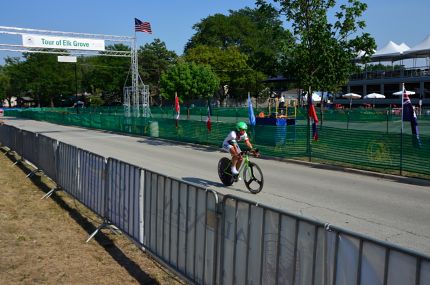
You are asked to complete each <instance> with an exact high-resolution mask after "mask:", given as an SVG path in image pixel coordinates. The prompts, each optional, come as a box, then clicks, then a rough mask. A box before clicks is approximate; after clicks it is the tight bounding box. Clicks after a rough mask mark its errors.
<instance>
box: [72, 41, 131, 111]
mask: <svg viewBox="0 0 430 285" xmlns="http://www.w3.org/2000/svg"><path fill="white" fill-rule="evenodd" d="M106 49H108V50H116V51H129V50H130V47H128V46H126V45H124V44H115V45H112V46H107V47H106ZM79 62H80V64H79V67H80V68H79V72H78V73H79V74H80V76H81V77H82V80H80V82H81V87H80V90H81V92H83V91H87V92H89V93H91V94H93V95H101V97H102V99H103V101H104V103H105V104H106V105H111V104H114V103H118V102H121V101H122V94H123V88H124V86H125V85H126V84H127V83H128V84H129V85H131V76H130V75H129V76H128V82H126V79H127V74H128V73H129V71H130V64H131V61H130V58H124V57H109V56H90V57H85V58H84V57H82V58H79ZM79 74H78V75H79Z"/></svg>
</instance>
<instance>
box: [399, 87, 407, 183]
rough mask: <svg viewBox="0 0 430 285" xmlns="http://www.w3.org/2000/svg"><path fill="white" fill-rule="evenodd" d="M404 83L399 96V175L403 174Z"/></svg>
mask: <svg viewBox="0 0 430 285" xmlns="http://www.w3.org/2000/svg"><path fill="white" fill-rule="evenodd" d="M405 92H406V89H405V83H402V95H401V96H400V97H401V98H402V99H401V100H402V115H401V121H402V122H401V128H400V175H402V173H403V101H404V98H403V97H404V96H405Z"/></svg>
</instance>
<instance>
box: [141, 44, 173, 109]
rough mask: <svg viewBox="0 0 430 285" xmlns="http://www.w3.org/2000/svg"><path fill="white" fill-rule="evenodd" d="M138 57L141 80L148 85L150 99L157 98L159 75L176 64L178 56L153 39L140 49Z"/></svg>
mask: <svg viewBox="0 0 430 285" xmlns="http://www.w3.org/2000/svg"><path fill="white" fill-rule="evenodd" d="M138 57H139V73H140V75H141V78H142V80H143V82H144V83H145V84H148V85H149V90H150V92H151V97H152V98H157V97H158V95H159V94H160V77H161V74H162V73H163V72H165V71H166V70H167V69H168V67H169V66H170V65H172V64H175V63H176V61H177V59H178V56H177V55H176V53H175V52H174V51H169V50H168V49H167V48H166V44H165V43H164V42H162V41H160V39H155V40H154V41H153V42H152V43H150V44H145V45H144V46H143V47H140V49H139V51H138ZM160 99H161V96H160ZM160 104H161V100H160Z"/></svg>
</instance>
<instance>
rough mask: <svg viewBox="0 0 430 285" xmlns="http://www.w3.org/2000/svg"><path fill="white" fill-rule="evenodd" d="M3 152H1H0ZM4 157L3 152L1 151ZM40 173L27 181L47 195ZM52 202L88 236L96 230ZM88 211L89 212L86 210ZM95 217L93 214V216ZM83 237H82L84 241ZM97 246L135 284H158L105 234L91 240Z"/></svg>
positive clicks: (80, 216) (76, 213) (86, 219)
mask: <svg viewBox="0 0 430 285" xmlns="http://www.w3.org/2000/svg"><path fill="white" fill-rule="evenodd" d="M2 151H3V150H2ZM3 155H4V151H3ZM6 155H7V157H8V158H9V159H10V160H11V161H13V162H16V161H17V157H16V156H15V155H14V154H12V153H6ZM16 166H18V167H19V168H20V169H21V170H22V171H23V172H24V173H25V174H29V173H30V172H31V171H32V170H33V169H31V168H30V166H29V165H27V164H25V163H22V161H19V162H18V163H17V164H16ZM42 175H43V174H42V172H37V173H36V174H33V175H31V176H30V177H29V179H30V180H31V181H32V183H33V184H34V185H36V186H37V187H38V188H39V189H41V190H42V191H43V192H45V193H47V192H49V191H50V190H51V187H50V186H49V185H48V184H47V183H46V182H44V181H43V180H42V177H43V176H42ZM50 197H51V198H52V200H53V201H54V202H55V203H57V205H59V206H60V207H61V208H62V209H63V210H65V211H67V212H68V213H69V215H70V217H72V218H73V220H74V221H75V222H76V223H77V224H79V225H80V226H81V227H82V228H83V229H84V230H85V231H86V232H87V233H88V235H90V234H92V233H93V232H94V231H95V230H96V229H97V226H98V225H94V224H95V223H97V221H96V220H93V219H91V218H90V217H85V216H84V215H83V214H82V213H80V212H79V211H78V210H77V209H75V208H73V207H71V206H70V205H69V204H68V203H67V202H66V201H64V200H63V199H62V198H61V197H59V196H58V195H55V194H54V195H51V196H50ZM71 199H73V197H71ZM41 202H42V201H41ZM82 207H83V208H85V209H87V208H86V207H85V206H83V205H82ZM88 211H90V210H88ZM94 215H95V214H94ZM84 238H85V237H82V239H84ZM93 239H94V240H95V241H96V242H97V243H99V245H101V246H102V247H103V248H104V249H105V250H106V252H108V253H109V254H110V256H111V257H112V258H113V259H114V260H115V261H116V262H117V263H118V264H119V265H120V266H122V267H123V268H125V269H126V270H127V272H128V273H129V274H130V276H132V277H133V278H134V279H136V281H137V282H139V283H140V284H159V283H158V281H157V280H156V279H153V278H152V277H151V276H149V275H148V274H147V273H146V272H145V271H143V270H142V269H141V268H140V266H139V265H138V264H137V263H135V262H134V261H133V260H131V259H130V258H129V257H127V255H126V254H124V252H123V251H122V250H121V249H120V248H119V247H117V246H116V245H115V243H114V241H113V240H112V239H110V238H109V237H108V236H107V235H106V234H104V233H103V232H102V231H99V232H98V233H97V235H96V236H95V237H94V238H93Z"/></svg>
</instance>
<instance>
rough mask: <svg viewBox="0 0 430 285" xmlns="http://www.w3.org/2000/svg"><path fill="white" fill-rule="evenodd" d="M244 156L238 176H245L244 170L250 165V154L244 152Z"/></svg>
mask: <svg viewBox="0 0 430 285" xmlns="http://www.w3.org/2000/svg"><path fill="white" fill-rule="evenodd" d="M242 158H243V159H242V164H241V165H240V167H239V170H238V172H239V174H238V176H240V177H243V171H244V170H245V169H246V168H248V166H249V155H248V154H244V155H243V156H242Z"/></svg>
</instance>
